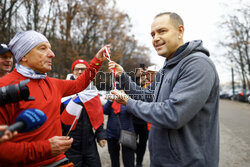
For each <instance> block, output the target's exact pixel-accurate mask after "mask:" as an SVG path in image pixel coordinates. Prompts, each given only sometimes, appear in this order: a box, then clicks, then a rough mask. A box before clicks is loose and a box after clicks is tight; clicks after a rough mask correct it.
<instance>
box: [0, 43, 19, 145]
mask: <svg viewBox="0 0 250 167" xmlns="http://www.w3.org/2000/svg"><path fill="white" fill-rule="evenodd" d="M12 66H13V56H12V53H11V52H10V49H9V48H8V46H7V45H6V44H0V78H1V77H3V76H4V75H6V74H8V73H9V72H10V71H11V69H12ZM7 127H8V126H7V125H0V131H5V130H6V129H7ZM16 135H17V131H15V132H13V133H12V132H10V131H5V132H4V135H3V136H2V137H1V138H0V143H3V142H6V141H8V140H11V139H12V138H13V137H15V136H16Z"/></svg>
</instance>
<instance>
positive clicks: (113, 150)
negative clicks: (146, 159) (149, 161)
mask: <svg viewBox="0 0 250 167" xmlns="http://www.w3.org/2000/svg"><path fill="white" fill-rule="evenodd" d="M108 151H109V155H110V159H111V166H112V167H120V143H119V142H118V140H117V139H108ZM122 161H123V165H124V167H134V161H135V157H134V150H132V149H130V148H127V147H124V146H122Z"/></svg>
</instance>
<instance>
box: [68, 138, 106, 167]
mask: <svg viewBox="0 0 250 167" xmlns="http://www.w3.org/2000/svg"><path fill="white" fill-rule="evenodd" d="M74 142H75V143H74V145H72V147H71V148H70V149H69V150H68V151H67V152H66V156H67V158H68V159H69V160H70V162H73V163H74V165H75V167H101V166H102V165H101V160H100V156H99V153H98V150H97V146H96V143H95V141H93V142H90V143H88V144H89V145H88V148H87V149H84V150H82V149H81V144H80V143H79V144H76V143H77V142H79V141H74Z"/></svg>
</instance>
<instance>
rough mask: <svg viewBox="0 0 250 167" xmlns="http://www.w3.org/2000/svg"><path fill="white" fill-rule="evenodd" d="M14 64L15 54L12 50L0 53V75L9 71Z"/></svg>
mask: <svg viewBox="0 0 250 167" xmlns="http://www.w3.org/2000/svg"><path fill="white" fill-rule="evenodd" d="M12 65H13V56H12V53H11V52H10V51H8V52H6V53H4V54H2V55H0V76H3V75H5V74H7V73H9V72H10V71H11V69H12Z"/></svg>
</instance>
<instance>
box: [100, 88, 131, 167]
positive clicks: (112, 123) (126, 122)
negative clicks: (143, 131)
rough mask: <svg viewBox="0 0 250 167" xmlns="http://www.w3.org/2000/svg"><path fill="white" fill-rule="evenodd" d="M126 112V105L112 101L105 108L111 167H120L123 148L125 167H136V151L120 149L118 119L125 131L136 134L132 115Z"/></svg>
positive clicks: (125, 148) (123, 147)
mask: <svg viewBox="0 0 250 167" xmlns="http://www.w3.org/2000/svg"><path fill="white" fill-rule="evenodd" d="M117 88H118V86H117ZM125 110H126V109H125V106H124V105H120V104H119V103H117V102H115V101H110V100H108V101H107V103H106V104H105V105H104V106H103V111H104V114H105V115H108V123H107V130H106V131H107V141H108V151H109V155H110V159H111V167H120V148H122V161H123V165H124V167H134V160H135V158H134V150H132V149H130V148H128V147H125V146H121V147H120V143H119V137H120V131H121V129H120V125H119V122H118V117H119V119H120V123H121V127H122V129H123V130H128V131H130V132H134V127H133V122H132V115H131V114H128V113H127V112H126V111H125Z"/></svg>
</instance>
